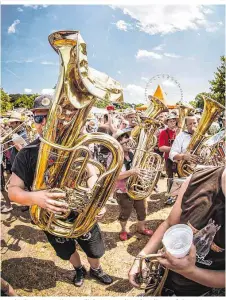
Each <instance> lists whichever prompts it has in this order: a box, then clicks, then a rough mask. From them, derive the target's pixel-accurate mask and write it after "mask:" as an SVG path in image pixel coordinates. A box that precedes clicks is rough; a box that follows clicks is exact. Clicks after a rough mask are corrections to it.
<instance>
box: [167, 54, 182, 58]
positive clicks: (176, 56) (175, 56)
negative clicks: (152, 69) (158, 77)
mask: <svg viewBox="0 0 226 300" xmlns="http://www.w3.org/2000/svg"><path fill="white" fill-rule="evenodd" d="M164 56H166V57H172V58H179V57H181V56H180V55H177V54H175V53H164Z"/></svg>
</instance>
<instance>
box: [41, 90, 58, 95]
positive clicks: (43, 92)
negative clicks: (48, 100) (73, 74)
mask: <svg viewBox="0 0 226 300" xmlns="http://www.w3.org/2000/svg"><path fill="white" fill-rule="evenodd" d="M54 92H55V90H54V89H42V91H41V94H42V95H44V94H47V95H53V94H54Z"/></svg>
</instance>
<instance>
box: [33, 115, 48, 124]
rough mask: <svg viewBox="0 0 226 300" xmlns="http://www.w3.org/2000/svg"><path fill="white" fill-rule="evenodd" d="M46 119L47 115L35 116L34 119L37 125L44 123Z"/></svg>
mask: <svg viewBox="0 0 226 300" xmlns="http://www.w3.org/2000/svg"><path fill="white" fill-rule="evenodd" d="M46 117H47V115H40V116H34V117H33V118H34V121H35V123H37V124H41V123H42V121H43V120H44V118H46Z"/></svg>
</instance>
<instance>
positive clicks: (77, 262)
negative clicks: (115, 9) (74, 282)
mask: <svg viewBox="0 0 226 300" xmlns="http://www.w3.org/2000/svg"><path fill="white" fill-rule="evenodd" d="M69 261H70V263H71V264H72V265H73V266H74V267H75V268H78V267H80V266H81V265H82V262H81V259H80V256H79V254H78V252H77V251H76V250H75V252H74V253H73V254H72V255H71V257H70V260H69Z"/></svg>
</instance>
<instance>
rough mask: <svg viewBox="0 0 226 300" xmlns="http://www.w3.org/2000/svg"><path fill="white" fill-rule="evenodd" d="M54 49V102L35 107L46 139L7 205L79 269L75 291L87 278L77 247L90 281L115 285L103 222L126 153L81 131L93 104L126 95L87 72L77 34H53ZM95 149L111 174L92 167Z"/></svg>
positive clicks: (26, 163) (18, 175)
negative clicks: (26, 209)
mask: <svg viewBox="0 0 226 300" xmlns="http://www.w3.org/2000/svg"><path fill="white" fill-rule="evenodd" d="M49 42H50V45H51V46H52V47H53V49H54V50H55V51H56V52H57V54H58V55H59V58H60V75H59V78H58V82H57V86H56V89H55V93H54V100H53V101H52V103H51V99H50V98H48V97H45V96H40V97H38V98H36V100H35V102H34V121H35V124H36V125H35V126H36V129H37V131H38V133H39V135H40V137H39V138H38V139H37V140H35V141H34V142H32V143H31V144H30V145H28V146H27V147H25V148H24V149H22V150H21V151H20V152H19V153H18V155H17V157H16V159H15V162H14V165H13V174H12V178H11V181H10V184H9V197H10V199H11V200H12V201H15V202H17V203H21V204H26V205H29V206H30V214H31V217H32V220H33V221H34V223H35V224H36V225H37V226H39V227H40V228H41V229H42V230H44V232H45V234H46V236H47V239H48V240H49V242H50V244H51V245H52V247H53V248H54V250H55V251H56V254H57V255H58V256H59V257H61V258H62V259H64V260H67V261H70V262H71V264H72V265H73V267H74V268H75V270H76V275H75V278H74V280H73V281H74V284H75V285H76V286H78V287H80V286H81V285H82V284H83V282H84V277H85V275H86V270H85V268H84V267H83V266H82V263H81V260H80V257H79V255H78V252H77V251H76V244H79V245H80V247H81V248H82V249H83V251H84V252H85V253H86V255H87V259H88V262H89V264H90V276H91V277H93V278H95V279H97V280H98V281H99V282H102V283H104V284H111V283H112V281H113V280H112V278H111V277H110V276H109V275H108V274H106V273H105V272H104V271H103V270H102V268H101V265H100V258H101V257H102V256H103V254H104V244H103V240H102V237H101V232H100V228H99V226H98V224H97V220H98V219H99V218H101V217H102V216H103V214H104V212H105V208H104V205H105V203H106V201H107V199H108V197H109V195H110V194H111V192H112V188H113V186H114V183H115V180H116V178H117V176H118V173H119V172H120V169H121V167H122V163H123V151H122V148H121V146H120V144H119V143H118V142H117V141H116V140H115V139H114V138H112V137H111V136H106V135H105V134H102V133H87V134H83V133H82V128H83V127H84V125H85V123H86V119H87V117H88V115H89V113H90V110H91V108H92V106H93V104H94V103H95V102H96V101H97V100H98V99H105V98H106V96H108V98H110V100H111V101H116V102H117V101H121V99H123V96H122V88H121V86H120V84H119V83H118V82H116V81H114V80H113V79H112V78H110V77H109V76H107V75H106V74H104V73H101V72H98V71H97V70H94V69H92V68H90V67H89V65H88V58H87V50H86V43H85V42H84V40H83V39H82V37H81V35H80V32H79V31H70V30H69V31H58V32H54V33H52V34H51V35H50V36H49ZM50 106H51V107H50ZM93 143H97V144H103V145H104V146H106V147H107V148H108V149H109V151H110V152H111V154H112V160H111V162H110V165H109V166H108V168H105V166H103V165H102V164H100V163H99V162H97V161H94V160H93V159H92V156H91V152H90V149H89V146H90V145H91V144H93ZM25 188H27V189H28V190H29V191H25ZM31 189H32V191H31Z"/></svg>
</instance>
